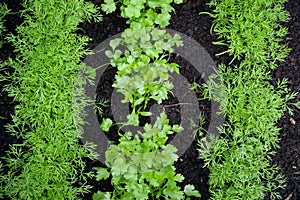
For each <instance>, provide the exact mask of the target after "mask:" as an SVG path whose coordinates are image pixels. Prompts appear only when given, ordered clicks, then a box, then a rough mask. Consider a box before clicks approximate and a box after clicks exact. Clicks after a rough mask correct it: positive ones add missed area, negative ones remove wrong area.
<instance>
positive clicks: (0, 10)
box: [0, 3, 10, 48]
mask: <svg viewBox="0 0 300 200" xmlns="http://www.w3.org/2000/svg"><path fill="white" fill-rule="evenodd" d="M9 12H10V10H9V9H8V7H7V5H6V4H2V3H0V48H1V47H2V45H3V35H2V32H3V31H4V30H5V27H4V17H5V16H6V15H7V14H8V13H9Z"/></svg>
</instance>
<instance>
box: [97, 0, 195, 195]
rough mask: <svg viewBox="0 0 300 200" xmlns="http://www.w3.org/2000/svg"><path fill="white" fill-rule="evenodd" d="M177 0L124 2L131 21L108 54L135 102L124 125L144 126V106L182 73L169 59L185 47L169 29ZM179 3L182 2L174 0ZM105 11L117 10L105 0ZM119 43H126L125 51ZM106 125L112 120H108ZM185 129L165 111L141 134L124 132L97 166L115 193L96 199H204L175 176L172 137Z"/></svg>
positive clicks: (118, 84) (118, 81)
mask: <svg viewBox="0 0 300 200" xmlns="http://www.w3.org/2000/svg"><path fill="white" fill-rule="evenodd" d="M172 2H173V0H168V1H165V0H157V1H146V0H140V1H125V0H124V1H121V2H119V3H120V10H121V16H122V17H124V18H128V21H127V23H128V24H129V25H130V27H129V28H128V29H126V30H125V31H124V32H123V33H122V36H121V38H117V39H115V40H113V41H111V42H110V46H111V47H112V51H107V52H106V55H107V56H108V57H109V58H110V59H111V65H112V66H113V67H116V68H117V69H118V72H117V74H116V77H115V82H114V84H113V87H115V88H116V89H117V91H118V92H121V93H122V94H123V95H124V99H123V100H122V102H123V103H130V105H131V108H132V112H131V113H130V114H129V115H128V116H127V119H128V121H127V122H124V123H123V124H122V127H123V126H128V125H133V126H138V125H139V116H149V115H151V113H150V112H146V111H145V108H146V106H147V103H148V102H149V101H150V100H155V101H156V102H157V103H161V102H162V100H164V99H166V98H167V95H168V93H169V92H170V91H171V89H172V87H173V84H172V83H171V82H170V81H169V76H170V75H169V73H170V72H173V71H175V72H177V73H179V68H178V65H177V64H176V63H168V60H167V57H168V56H169V54H170V53H172V51H173V48H172V47H173V46H174V45H177V46H178V45H182V41H181V39H180V37H179V36H178V35H174V36H171V35H169V34H168V33H167V32H166V31H165V30H162V29H157V28H164V27H166V26H167V25H168V24H169V20H170V14H169V13H170V12H171V11H173V8H172V6H171V5H170V4H171V3H172ZM174 3H182V1H180V0H177V1H176V0H175V1H174ZM102 9H103V10H104V11H105V12H107V13H110V12H113V11H114V10H115V9H116V3H115V2H114V1H113V0H105V3H104V4H103V5H102ZM120 46H123V47H126V50H124V51H121V50H120V49H119V47H120ZM102 124H104V125H105V127H103V128H104V129H109V126H108V127H107V125H111V124H112V121H111V120H110V119H104V123H102ZM179 131H181V128H180V127H179V126H178V125H174V126H170V125H169V121H168V119H167V117H166V114H165V113H161V114H160V116H159V117H158V118H157V119H156V121H155V123H154V125H153V126H152V125H150V124H146V125H145V126H144V131H143V132H139V133H131V132H126V133H124V134H123V133H119V135H120V136H121V137H120V139H119V143H118V144H111V145H110V147H109V149H108V150H107V152H106V153H105V155H106V164H107V168H98V171H97V178H98V180H102V179H107V178H108V177H110V176H111V177H112V179H111V182H112V185H113V186H114V191H113V192H101V191H99V192H98V193H96V194H94V196H93V199H94V200H98V199H99V200H100V199H101V200H102V199H138V200H143V199H160V198H162V197H163V198H164V199H172V200H175V199H186V198H188V196H197V197H200V194H199V192H198V191H196V190H195V189H194V186H192V185H186V186H185V188H184V190H183V191H182V190H181V188H180V187H179V186H177V183H179V182H182V181H183V178H184V177H183V176H182V175H180V174H176V172H175V167H174V166H173V165H174V162H175V161H176V160H177V159H178V156H177V155H176V151H177V149H176V147H175V146H173V145H171V144H166V142H167V139H168V135H170V134H173V133H174V132H179Z"/></svg>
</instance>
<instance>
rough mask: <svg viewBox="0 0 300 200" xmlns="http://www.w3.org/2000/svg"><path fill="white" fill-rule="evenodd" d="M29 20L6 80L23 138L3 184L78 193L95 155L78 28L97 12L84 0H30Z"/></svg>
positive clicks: (38, 193)
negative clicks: (85, 127) (85, 128)
mask: <svg viewBox="0 0 300 200" xmlns="http://www.w3.org/2000/svg"><path fill="white" fill-rule="evenodd" d="M23 7H24V10H23V11H22V15H23V17H24V23H23V24H22V25H20V26H19V27H17V35H10V36H9V37H8V41H10V42H12V44H13V45H14V47H15V52H16V53H17V54H18V55H17V58H16V60H13V59H10V60H9V61H8V64H9V65H10V66H11V67H12V68H13V69H14V73H12V74H10V76H8V77H7V79H9V80H10V81H11V84H10V85H7V86H6V87H5V91H7V92H8V94H9V96H11V97H13V98H14V100H15V101H16V102H19V104H18V105H17V106H16V107H15V114H14V115H13V117H12V118H13V124H11V125H9V126H8V131H10V132H12V133H13V134H14V135H16V136H17V137H19V138H22V139H23V141H24V142H23V143H22V144H15V145H12V147H11V149H10V151H9V152H8V153H7V156H6V157H5V158H4V159H5V162H4V163H5V164H6V166H7V167H8V169H9V171H8V173H7V174H4V175H1V178H0V186H1V190H2V191H3V193H4V194H5V196H6V197H7V198H11V199H78V195H79V194H80V193H86V192H87V191H88V190H89V188H90V186H87V185H86V184H83V185H82V186H80V187H75V184H77V183H78V181H79V180H80V181H82V182H84V181H85V180H86V177H88V176H90V175H91V174H90V173H88V174H86V173H84V172H83V170H84V162H83V160H82V159H83V158H84V157H89V158H91V159H92V158H94V155H92V154H91V153H89V152H88V149H87V146H81V145H79V144H78V140H79V139H80V137H81V129H80V126H81V125H82V123H83V121H82V116H83V112H82V108H83V107H84V106H85V105H86V104H87V103H88V102H89V100H88V99H87V98H86V97H85V96H84V91H83V89H82V85H83V84H85V82H86V81H88V80H87V77H85V76H83V75H82V76H79V75H78V72H79V71H88V70H87V68H86V66H84V65H83V64H81V59H82V58H83V57H84V56H86V55H87V54H89V53H90V52H89V51H87V50H85V49H84V46H85V45H86V43H87V41H88V40H89V39H88V38H87V37H83V36H79V35H77V34H75V31H76V30H78V27H77V26H78V24H79V23H80V22H82V21H83V20H91V19H92V18H95V19H96V20H99V19H100V16H98V15H97V14H96V12H97V9H96V8H95V7H94V6H93V4H91V3H86V2H85V1H83V0H74V1H60V0H50V1H49V0H27V1H24V4H23Z"/></svg>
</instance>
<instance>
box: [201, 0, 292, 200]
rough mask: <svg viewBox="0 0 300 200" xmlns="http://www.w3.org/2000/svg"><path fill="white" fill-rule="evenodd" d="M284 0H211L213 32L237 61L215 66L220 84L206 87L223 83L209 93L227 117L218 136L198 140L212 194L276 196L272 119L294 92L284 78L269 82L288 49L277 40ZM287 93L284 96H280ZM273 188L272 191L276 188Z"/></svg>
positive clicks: (284, 14)
mask: <svg viewBox="0 0 300 200" xmlns="http://www.w3.org/2000/svg"><path fill="white" fill-rule="evenodd" d="M284 2H285V0H279V1H278V0H247V1H245V0H223V1H220V0H212V1H211V3H210V5H211V6H214V7H215V10H214V12H213V13H212V14H210V16H211V17H213V18H214V22H213V26H212V31H214V32H216V33H217V35H218V36H219V38H220V40H221V41H220V42H216V44H219V45H226V46H228V47H229V49H228V50H227V51H226V52H224V53H229V54H230V55H233V56H234V58H237V59H238V60H239V61H240V62H241V64H240V65H239V66H234V67H226V66H225V65H220V66H219V75H218V76H220V79H221V84H220V85H218V84H217V83H215V82H214V81H213V79H212V78H211V79H210V81H209V82H208V84H207V85H206V87H207V89H208V91H214V90H216V88H217V89H218V88H223V91H222V92H220V91H219V93H222V94H224V95H223V96H222V97H221V98H220V95H218V94H213V93H214V92H212V93H210V97H212V98H214V99H215V100H217V101H219V102H220V103H221V110H222V112H223V114H225V115H227V116H228V119H229V122H228V123H227V124H225V125H224V127H222V128H221V129H220V131H221V133H222V134H221V137H219V138H211V139H212V140H211V141H213V142H212V143H211V142H208V141H207V140H205V139H203V140H202V141H200V142H199V145H200V149H199V151H200V153H201V155H202V158H203V159H204V160H205V162H206V165H208V168H209V170H210V172H211V173H210V176H209V184H210V192H211V194H212V196H211V199H216V200H220V199H235V200H236V199H245V200H249V199H251V200H257V199H264V196H265V195H266V194H267V195H270V196H271V198H272V199H278V198H280V196H279V194H278V190H276V189H280V188H283V187H284V177H283V176H282V175H280V174H279V169H278V167H277V166H274V165H271V164H270V159H271V156H272V155H274V153H275V151H274V150H276V149H278V148H279V145H278V140H279V130H280V129H279V128H278V127H276V125H275V123H276V122H277V120H279V119H280V118H281V117H282V115H283V113H284V112H285V111H289V108H288V107H287V101H289V100H290V99H292V98H294V97H295V94H288V93H287V91H286V83H287V81H286V80H282V81H278V83H277V86H276V87H273V86H272V85H270V83H269V80H270V79H271V77H270V72H269V71H270V69H274V68H275V67H276V62H278V61H282V60H283V59H284V58H285V56H286V55H287V53H288V49H287V48H286V47H285V46H283V45H280V44H279V42H281V41H282V39H283V36H285V34H286V33H287V31H286V28H284V27H282V26H281V25H280V24H279V23H280V22H285V21H287V20H288V14H287V12H286V11H284V10H283V3H284ZM283 96H285V98H282V97H283ZM275 190H276V191H275Z"/></svg>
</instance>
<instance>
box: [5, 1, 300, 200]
mask: <svg viewBox="0 0 300 200" xmlns="http://www.w3.org/2000/svg"><path fill="white" fill-rule="evenodd" d="M3 2H5V3H6V4H7V5H8V6H9V8H10V9H12V10H13V12H17V11H18V10H20V9H21V6H20V2H21V0H4V1H3ZM101 2H102V1H99V0H94V3H95V4H97V5H100V4H101ZM285 7H286V9H287V10H288V11H289V12H290V15H291V19H290V21H289V22H287V23H284V26H286V27H287V28H288V31H289V34H288V35H287V36H286V37H285V40H284V44H285V45H287V46H288V47H290V48H291V49H292V50H291V52H290V54H289V56H288V57H287V58H286V60H285V62H283V63H280V64H279V67H278V68H277V69H276V70H274V71H273V72H272V75H273V78H272V81H271V83H272V84H273V85H276V82H277V80H278V79H283V78H288V80H289V82H288V83H289V85H288V88H289V91H290V92H298V93H300V60H299V59H300V35H299V33H300V14H299V13H300V1H299V0H289V1H288V2H287V3H286V5H285ZM174 8H175V12H176V14H173V16H172V18H171V23H170V25H169V26H168V28H170V29H173V30H176V31H179V32H181V33H184V34H186V35H188V36H190V37H191V38H193V39H194V40H196V41H197V42H198V43H199V44H201V45H202V46H203V47H204V48H205V49H206V51H207V52H208V53H209V54H210V56H211V57H212V58H213V60H214V61H215V63H216V64H218V63H225V64H228V63H229V62H230V61H231V58H230V57H229V56H226V55H223V56H216V54H217V53H220V52H222V51H224V50H226V49H225V48H224V47H221V46H215V45H213V44H212V42H213V41H216V40H217V37H216V36H215V35H211V34H210V32H209V31H210V27H211V24H212V19H211V18H210V17H209V16H207V15H199V13H200V12H204V11H208V12H210V11H211V9H210V8H209V7H208V6H207V1H203V0H193V1H191V0H189V1H188V0H184V3H183V4H181V5H174ZM5 19H6V22H5V26H6V28H7V30H6V31H5V33H10V32H12V33H15V29H16V27H17V26H18V25H19V24H21V23H22V19H21V18H20V17H19V15H18V14H16V15H8V16H7V17H6V18H5ZM80 27H81V30H80V31H79V33H81V34H84V35H87V36H89V37H90V38H92V40H91V42H90V43H89V44H88V48H89V49H93V48H94V47H96V46H97V45H98V44H100V43H101V42H102V41H104V40H105V39H108V38H110V37H111V36H113V35H115V34H117V33H120V32H122V31H123V30H124V29H125V28H127V25H126V20H125V19H123V18H122V17H121V16H120V13H119V12H115V13H114V14H110V15H106V16H104V17H103V22H100V23H82V24H80ZM13 50H14V48H13V47H12V45H11V44H9V43H8V44H5V45H4V46H3V47H2V48H1V49H0V60H6V59H7V58H8V57H12V58H14V57H15V54H14V52H13ZM171 61H175V62H177V63H178V64H180V66H181V67H180V73H181V74H182V75H184V76H185V77H186V78H187V80H188V81H189V82H190V83H191V82H192V81H194V80H196V81H199V82H200V83H202V82H203V80H202V79H201V75H199V74H197V73H195V71H194V72H193V66H191V65H190V64H189V63H188V62H187V61H185V60H184V59H182V58H181V57H176V56H175V55H174V56H172V58H171ZM7 71H9V72H11V71H12V69H7ZM4 72H5V71H0V73H1V74H3V73H4ZM115 73H116V71H115V70H114V69H113V68H110V69H108V70H107V72H105V74H106V76H105V77H104V78H103V79H102V80H101V81H100V82H99V84H98V89H97V98H98V99H100V98H107V99H109V98H110V94H111V93H112V89H111V84H112V81H113V77H114V74H115ZM6 83H7V82H3V83H1V85H0V91H1V99H0V116H1V118H0V156H3V155H5V151H7V150H8V149H9V144H13V143H18V142H20V141H19V140H17V139H16V138H15V137H13V136H12V135H11V134H10V133H8V132H7V131H6V130H5V127H4V126H5V124H8V123H11V122H12V119H11V115H12V114H13V112H14V106H15V105H16V103H17V102H14V101H13V99H12V98H10V97H8V96H7V94H6V93H5V92H3V91H2V88H3V86H4V84H6ZM197 96H198V97H200V96H201V93H199V92H198V93H197ZM299 100H300V94H298V96H297V97H296V98H295V99H294V100H293V102H297V101H299ZM177 103H178V100H177V99H176V97H172V96H170V98H168V99H167V100H166V101H164V102H163V106H166V110H165V111H166V113H167V114H168V118H169V119H170V122H171V123H172V124H178V123H180V109H181V108H180V105H179V106H170V107H168V106H167V105H174V104H177ZM291 107H292V108H293V110H294V115H292V116H291V115H289V114H288V113H286V114H285V115H284V116H283V117H282V118H281V120H279V121H278V123H277V126H278V127H280V128H281V131H280V138H281V140H280V149H279V150H278V151H277V153H276V155H275V156H274V157H273V158H272V163H274V164H278V165H279V166H280V168H281V173H282V174H284V175H285V177H286V180H287V186H286V188H285V189H284V190H280V193H281V195H282V199H286V200H297V199H300V110H299V109H297V108H295V107H294V106H291ZM199 108H201V110H203V113H205V119H207V120H208V121H209V119H210V113H209V109H210V103H209V102H205V101H203V102H199ZM110 116H111V110H110V108H107V109H105V110H104V117H110ZM99 120H101V118H100V117H99ZM142 120H143V121H145V122H146V121H149V119H147V118H144V119H142ZM206 127H207V124H204V128H206ZM110 139H111V140H114V141H117V139H118V138H117V137H114V136H112V137H111V138H110ZM198 156H199V155H198V151H197V143H196V142H194V143H193V144H192V145H191V147H190V148H189V149H188V150H187V152H186V153H185V154H184V155H183V156H181V157H180V159H179V161H178V162H177V163H176V164H175V166H176V171H177V172H178V173H181V174H182V175H184V177H185V180H184V182H183V183H182V184H180V185H181V186H184V185H186V184H193V185H195V186H196V188H197V189H198V190H200V193H201V194H202V198H201V199H209V196H210V194H209V192H208V189H209V185H208V176H209V170H208V169H207V168H205V167H203V161H202V160H200V159H198ZM86 165H87V167H86V170H87V171H89V170H93V168H94V167H98V166H103V165H102V164H101V163H100V162H98V161H92V160H86ZM88 184H90V185H92V186H93V189H92V191H93V192H96V191H98V190H102V191H111V190H112V189H113V188H112V186H111V185H110V183H109V181H102V182H96V181H95V180H88ZM83 199H91V195H85V196H83ZM266 199H269V198H268V197H266Z"/></svg>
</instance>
